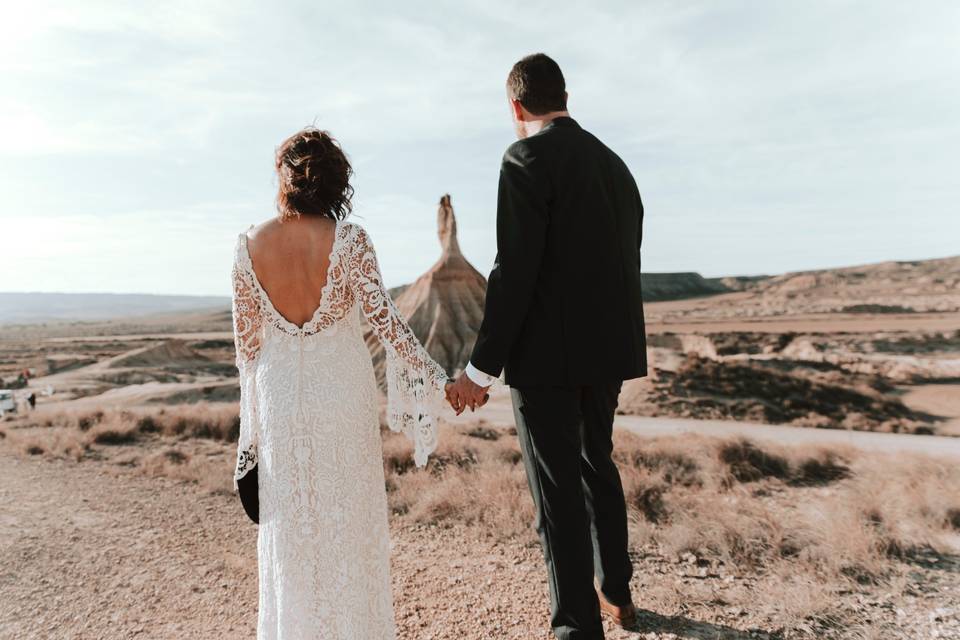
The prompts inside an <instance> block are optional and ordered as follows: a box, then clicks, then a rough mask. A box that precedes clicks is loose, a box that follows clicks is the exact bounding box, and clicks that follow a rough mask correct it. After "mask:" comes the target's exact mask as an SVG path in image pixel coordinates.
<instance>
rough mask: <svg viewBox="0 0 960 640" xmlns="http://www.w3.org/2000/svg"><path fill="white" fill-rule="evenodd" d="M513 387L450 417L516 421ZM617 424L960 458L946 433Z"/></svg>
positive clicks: (654, 432)
mask: <svg viewBox="0 0 960 640" xmlns="http://www.w3.org/2000/svg"><path fill="white" fill-rule="evenodd" d="M509 394H510V390H509V389H507V388H506V387H503V386H502V385H499V384H498V385H497V387H496V388H495V389H494V391H493V392H492V393H491V397H490V401H489V402H488V403H487V404H486V406H484V407H483V408H482V409H480V410H479V411H478V412H477V413H470V412H469V411H467V412H466V413H464V414H463V415H461V416H460V417H458V418H454V419H452V420H450V422H452V423H454V424H470V423H472V422H475V421H476V420H477V419H480V420H483V421H484V422H485V423H487V424H489V425H491V426H496V427H512V426H513V425H514V418H513V408H512V406H511V404H510V395H509ZM615 425H616V426H617V427H618V428H620V429H626V430H628V431H631V432H633V433H636V434H637V435H640V436H650V437H653V436H664V435H679V434H683V433H697V434H701V435H709V436H719V437H727V436H749V437H750V438H755V439H759V440H767V441H773V442H778V443H781V444H787V445H792V444H822V445H828V446H829V445H842V446H851V447H856V448H858V449H864V450H867V451H886V452H898V451H902V452H912V453H922V454H927V455H934V456H947V457H951V458H960V438H956V437H946V436H919V435H909V434H899V433H876V432H872V431H847V430H841V429H812V428H804V427H794V426H789V425H771V424H759V423H751V422H737V421H733V420H691V419H684V418H664V417H657V418H648V417H642V416H617V418H616V422H615Z"/></svg>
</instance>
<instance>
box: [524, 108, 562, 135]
mask: <svg viewBox="0 0 960 640" xmlns="http://www.w3.org/2000/svg"><path fill="white" fill-rule="evenodd" d="M569 117H570V112H569V111H551V112H550V113H545V114H543V115H537V116H533V117H532V118H531V119H528V120H524V121H523V131H524V133H525V134H526V135H525V136H524V137H525V138H528V137H530V136H532V135H534V134H537V133H540V131H541V130H542V129H543V128H544V127H545V126H547V125H548V124H550V122H552V121H553V120H556V119H557V118H569Z"/></svg>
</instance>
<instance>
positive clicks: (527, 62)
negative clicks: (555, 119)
mask: <svg viewBox="0 0 960 640" xmlns="http://www.w3.org/2000/svg"><path fill="white" fill-rule="evenodd" d="M507 91H509V93H510V97H511V98H513V99H514V100H517V101H519V102H520V104H521V105H523V108H524V109H526V110H527V111H529V112H530V113H532V114H534V115H537V116H539V115H543V114H545V113H550V112H551V111H566V110H567V84H566V82H565V81H564V79H563V72H562V71H560V65H558V64H557V63H556V62H554V61H553V58H551V57H550V56H548V55H547V54H545V53H534V54H531V55H529V56H527V57H525V58H523V59H522V60H520V61H519V62H518V63H516V64H515V65H513V68H512V69H510V75H508V76H507Z"/></svg>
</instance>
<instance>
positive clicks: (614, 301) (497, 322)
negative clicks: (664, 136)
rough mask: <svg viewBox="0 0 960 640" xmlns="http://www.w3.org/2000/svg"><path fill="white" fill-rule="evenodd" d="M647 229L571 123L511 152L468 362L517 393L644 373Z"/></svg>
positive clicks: (614, 159) (620, 181)
mask: <svg viewBox="0 0 960 640" xmlns="http://www.w3.org/2000/svg"><path fill="white" fill-rule="evenodd" d="M642 223H643V204H642V202H641V201H640V193H639V191H638V190H637V184H636V182H635V181H634V179H633V176H632V175H630V171H629V169H627V166H626V165H625V164H624V162H623V160H621V159H620V158H619V157H618V156H617V154H615V153H614V152H613V151H611V150H610V149H608V148H607V147H606V145H604V144H603V143H602V142H600V140H598V139H597V138H595V137H594V136H593V135H591V134H590V133H588V132H587V131H585V130H584V129H582V128H581V127H580V125H579V124H577V122H576V121H575V120H573V119H572V118H568V117H562V118H556V119H554V120H553V121H551V122H550V123H548V124H547V125H546V126H545V127H544V128H543V129H542V130H541V131H540V132H538V133H537V134H535V135H533V136H530V137H528V138H525V139H523V140H518V141H517V142H515V143H513V144H512V145H510V147H509V148H508V149H507V151H506V153H504V155H503V163H502V164H501V167H500V188H499V195H498V197H497V259H496V262H495V264H494V267H493V271H492V272H491V273H490V279H489V282H488V284H487V299H486V304H485V313H484V319H483V323H482V325H481V327H480V333H479V336H478V337H477V342H476V345H475V346H474V350H473V355H472V357H471V358H470V361H471V362H472V363H473V365H474V366H475V367H477V368H478V369H480V370H481V371H483V372H485V373H489V374H491V375H494V376H499V375H500V372H501V371H502V370H505V371H506V382H507V384H508V385H512V386H524V385H579V384H590V383H596V382H606V381H615V380H628V379H630V378H639V377H642V376H645V375H646V374H647V357H646V352H647V351H646V335H645V333H644V323H643V301H642V299H641V294H640V241H641V238H642Z"/></svg>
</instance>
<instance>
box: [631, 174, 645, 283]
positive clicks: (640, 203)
mask: <svg viewBox="0 0 960 640" xmlns="http://www.w3.org/2000/svg"><path fill="white" fill-rule="evenodd" d="M633 190H634V191H635V192H636V194H637V218H638V219H637V263H638V264H639V262H640V246H641V245H642V244H643V201H642V200H641V199H640V190H639V189H638V188H637V183H636V182H634V183H633Z"/></svg>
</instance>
